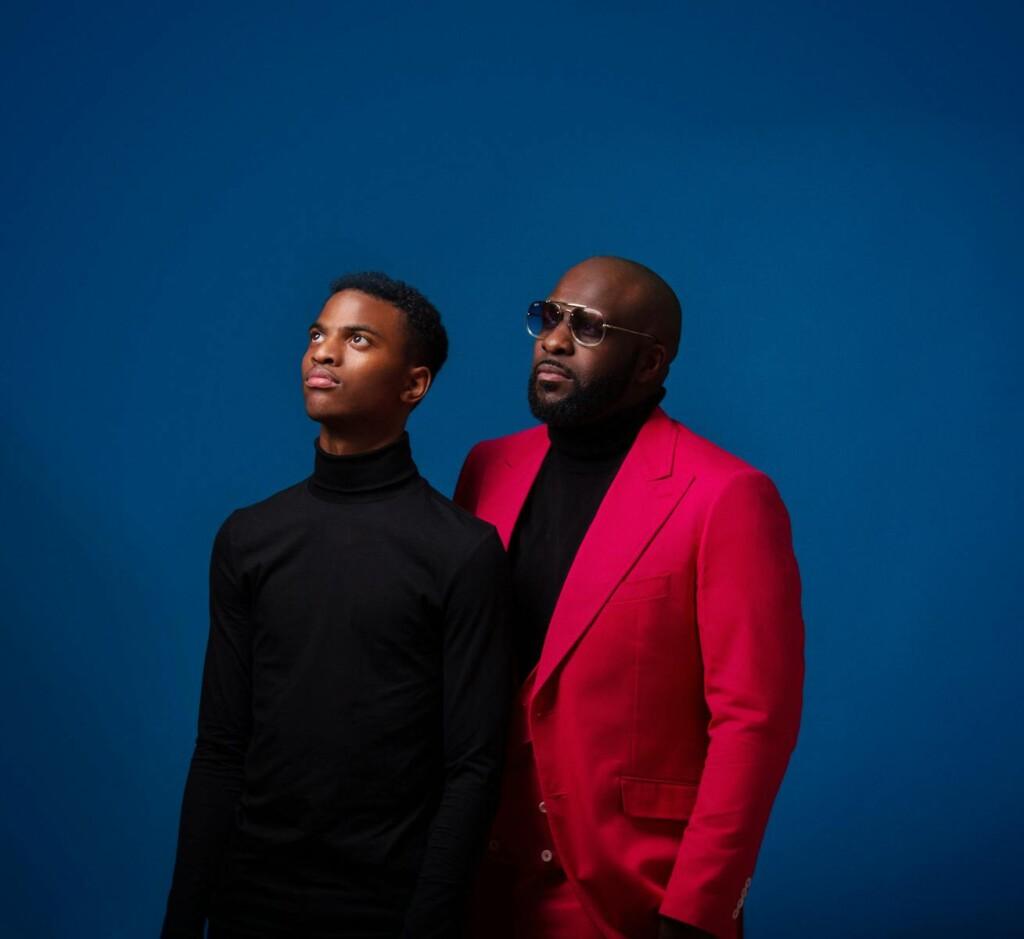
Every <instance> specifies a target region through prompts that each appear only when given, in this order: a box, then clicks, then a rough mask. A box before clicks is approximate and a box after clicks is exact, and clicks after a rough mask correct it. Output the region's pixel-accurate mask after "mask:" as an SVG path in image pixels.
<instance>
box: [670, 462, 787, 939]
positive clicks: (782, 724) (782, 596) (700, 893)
mask: <svg viewBox="0 0 1024 939" xmlns="http://www.w3.org/2000/svg"><path fill="white" fill-rule="evenodd" d="M697 626H698V630H699V635H700V646H701V654H702V657H703V665H704V694H705V698H706V701H707V705H708V710H709V713H710V720H709V724H708V735H709V742H708V750H707V757H706V760H705V763H704V769H703V772H702V774H701V778H700V784H699V788H698V792H697V801H696V804H695V806H694V810H693V813H692V815H691V817H690V821H689V824H688V825H687V828H686V831H685V833H684V835H683V839H682V842H681V844H680V849H679V854H678V856H677V858H676V863H675V866H674V868H673V872H672V876H671V878H670V880H669V884H668V887H667V890H666V894H665V898H664V901H663V903H662V906H661V913H662V914H663V915H664V916H668V917H671V918H672V919H676V920H680V921H682V922H685V923H689V924H692V925H694V926H698V927H700V928H701V929H705V930H707V931H708V932H710V933H712V934H713V935H716V936H722V935H731V934H732V933H733V931H734V929H735V923H734V922H733V921H734V920H735V919H736V918H737V917H738V916H739V912H740V909H741V908H742V906H743V901H744V899H745V898H746V894H747V890H748V889H749V887H750V877H751V875H752V874H753V870H754V863H755V861H756V858H757V852H758V849H759V848H760V845H761V839H762V837H763V835H764V830H765V826H766V825H767V822H768V815H769V812H770V811H771V807H772V802H773V801H774V799H775V794H776V792H777V791H778V787H779V784H780V783H781V781H782V776H783V774H784V772H785V770H786V765H787V763H788V761H789V756H790V753H791V752H792V750H793V747H794V746H795V744H796V738H797V731H798V728H799V724H800V709H801V702H802V689H803V672H804V658H803V620H802V616H801V612H800V575H799V571H798V569H797V563H796V558H795V557H794V554H793V546H792V536H791V532H790V525H789V516H788V514H787V512H786V508H785V506H784V505H783V503H782V499H781V498H780V497H779V494H778V491H777V490H776V488H775V486H774V485H773V484H772V482H771V480H770V479H769V478H768V477H767V476H765V475H764V474H763V473H760V472H757V471H756V470H745V471H742V472H740V473H738V474H737V475H735V476H733V477H732V478H730V479H729V480H728V481H727V483H726V484H725V486H724V487H723V488H722V490H721V491H720V492H719V494H718V496H717V498H716V499H715V500H714V502H713V504H712V505H711V507H710V509H709V510H708V514H707V516H706V519H705V524H704V531H703V534H702V537H701V543H700V547H699V554H698V560H697Z"/></svg>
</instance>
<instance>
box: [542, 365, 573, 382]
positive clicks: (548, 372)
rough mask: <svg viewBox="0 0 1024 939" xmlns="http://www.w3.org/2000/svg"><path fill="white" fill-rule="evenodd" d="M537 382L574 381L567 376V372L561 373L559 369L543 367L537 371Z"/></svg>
mask: <svg viewBox="0 0 1024 939" xmlns="http://www.w3.org/2000/svg"><path fill="white" fill-rule="evenodd" d="M537 381H552V382H560V381H572V379H571V378H570V377H569V376H568V375H566V374H565V372H559V371H558V370H557V369H553V368H546V367H545V366H543V365H542V366H541V367H540V368H539V369H537Z"/></svg>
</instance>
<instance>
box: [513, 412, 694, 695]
mask: <svg viewBox="0 0 1024 939" xmlns="http://www.w3.org/2000/svg"><path fill="white" fill-rule="evenodd" d="M677 436H678V429H677V427H676V425H675V424H674V423H673V422H672V420H671V419H670V418H669V417H668V415H666V414H665V412H664V411H663V410H662V409H661V408H657V409H655V411H654V413H653V414H652V415H651V417H650V418H649V419H648V421H647V423H645V424H644V426H643V427H642V428H641V429H640V433H639V434H638V435H637V438H636V441H635V442H634V443H633V446H632V447H631V448H630V451H629V453H628V454H626V458H625V460H623V462H622V466H621V467H620V468H619V472H618V473H617V474H616V476H615V479H614V480H612V484H611V485H610V486H609V487H608V492H607V493H606V494H605V497H604V500H603V501H602V502H601V505H600V507H599V508H598V510H597V514H596V515H595V516H594V520H593V522H592V523H591V525H590V528H589V529H588V530H587V534H586V536H585V537H584V539H583V542H582V544H581V545H580V547H579V550H578V551H577V553H576V558H575V560H574V561H573V564H572V567H571V568H570V569H569V574H568V576H567V577H566V579H565V583H564V584H563V586H562V592H561V594H560V595H559V597H558V603H557V604H556V605H555V610H554V613H553V614H552V616H551V623H550V625H549V626H548V632H547V638H546V639H545V641H544V649H543V651H542V652H541V657H540V662H539V664H538V666H537V677H536V681H535V682H534V685H533V690H534V693H536V692H537V690H538V689H539V688H541V686H542V685H543V684H544V683H545V682H546V681H547V679H548V678H550V677H551V675H552V673H553V672H554V671H555V669H556V668H557V667H558V665H559V663H561V661H562V660H563V659H564V658H565V656H566V655H567V654H568V653H569V651H570V650H571V649H572V647H573V646H574V645H575V644H576V643H577V641H578V640H579V639H580V637H581V636H582V635H583V633H585V632H586V630H587V628H588V627H589V626H590V624H591V623H592V622H593V621H594V619H595V618H596V617H597V614H598V613H599V612H600V611H601V608H602V607H603V606H604V604H605V601H606V600H607V599H608V597H609V596H610V595H611V593H612V591H613V590H614V589H615V588H616V587H617V586H618V585H619V582H620V581H621V580H622V579H623V578H624V577H625V576H626V574H628V573H629V571H630V569H631V568H632V567H633V565H634V564H635V563H636V561H637V559H638V558H639V557H640V555H641V554H642V553H643V551H644V549H645V548H646V547H647V545H648V544H649V543H650V541H651V539H652V538H653V537H654V536H655V535H656V534H657V532H658V530H659V529H660V528H661V526H662V525H663V524H664V522H665V520H666V519H667V518H668V516H669V514H670V513H671V512H672V510H673V509H674V508H675V507H676V505H677V503H678V502H679V501H680V499H682V497H683V496H684V495H685V493H686V490H687V489H688V488H689V486H690V483H691V482H692V481H693V474H692V473H687V472H685V470H684V469H683V468H682V467H679V466H675V465H674V463H675V450H676V439H677ZM541 458H543V454H541ZM539 465H540V460H538V461H537V466H539ZM533 474H534V475H536V467H534V470H533ZM532 480H533V475H531V476H530V482H532ZM526 489H527V491H528V490H529V484H527V487H526ZM525 496H526V493H525V492H524V493H523V499H525ZM521 507H522V499H520V500H519V502H518V503H517V507H516V514H518V511H519V508H521ZM512 522H513V524H514V522H515V516H513V518H512ZM502 537H503V538H504V534H503V535H502ZM506 543H507V542H506Z"/></svg>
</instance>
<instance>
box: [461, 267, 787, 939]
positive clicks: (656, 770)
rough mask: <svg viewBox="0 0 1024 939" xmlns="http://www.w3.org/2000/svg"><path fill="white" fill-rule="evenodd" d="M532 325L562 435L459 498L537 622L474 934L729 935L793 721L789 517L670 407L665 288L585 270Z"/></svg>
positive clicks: (671, 298) (537, 365)
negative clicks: (503, 550) (490, 537)
mask: <svg viewBox="0 0 1024 939" xmlns="http://www.w3.org/2000/svg"><path fill="white" fill-rule="evenodd" d="M527 325H528V328H529V330H530V332H531V333H532V334H533V335H534V336H535V337H536V341H535V343H534V350H533V370H532V372H531V374H530V382H529V400H530V406H531V409H532V411H533V413H534V415H535V416H536V417H537V418H538V419H539V420H541V421H543V422H544V424H546V425H547V427H546V428H545V427H536V428H533V429H531V430H527V431H524V432H522V433H518V434H514V435H512V436H510V437H503V438H501V439H498V440H492V441H487V442H484V443H481V444H479V445H477V446H476V447H475V448H474V449H473V450H472V452H471V453H470V455H469V457H468V459H467V460H466V465H465V467H464V468H463V472H462V476H461V478H460V482H459V486H458V490H457V493H456V500H457V501H458V502H459V503H460V504H462V505H464V506H466V507H467V508H470V509H472V510H473V511H474V512H476V513H477V514H478V515H479V516H480V517H481V518H483V519H486V520H487V521H490V522H492V523H494V524H495V525H496V526H497V528H498V531H499V533H500V535H501V537H502V539H503V541H504V542H505V543H506V544H507V545H508V547H509V552H510V555H511V561H512V567H513V583H514V587H515V597H516V601H517V603H518V605H519V613H520V623H519V624H518V625H517V628H518V629H519V632H518V633H517V636H518V639H517V648H516V652H517V659H518V666H519V676H520V679H521V682H522V684H521V688H520V692H519V697H518V701H517V704H516V706H515V707H514V718H513V722H512V728H511V732H510V738H509V750H508V769H507V771H506V778H505V783H504V785H503V789H502V798H501V804H500V807H499V809H498V816H497V819H496V821H495V825H494V828H493V830H492V835H491V841H490V843H489V850H488V851H487V853H486V857H485V862H484V866H483V872H482V875H481V879H480V884H479V889H478V896H477V902H476V904H475V907H476V911H475V924H476V925H475V932H474V934H475V935H478V936H481V937H485V936H486V937H499V936H512V937H517V939H519V937H522V939H526V937H530V939H569V937H572V939H582V937H594V939H598V937H606V939H607V937H620V939H655V937H658V939H671V937H684V936H690V937H698V936H708V935H711V936H717V937H721V939H734V937H736V936H738V935H739V933H740V930H741V926H742V919H741V909H742V907H743V904H744V900H745V898H746V896H747V891H748V890H749V888H750V883H751V879H750V878H751V875H752V873H753V870H754V862H755V858H756V856H757V852H758V848H759V846H760V842H761V837H762V834H763V832H764V828H765V825H766V823H767V821H768V813H769V811H770V809H771V805H772V801H773V799H774V797H775V793H776V790H777V789H778V786H779V783H780V781H781V779H782V775H783V772H784V771H785V768H786V764H787V761H788V759H789V755H790V752H791V750H792V749H793V746H794V744H795V741H796V736H797V728H798V724H799V718H800V707H801V687H802V680H803V624H802V620H801V613H800V580H799V574H798V571H797V565H796V560H795V558H794V556H793V550H792V544H791V537H790V528H789V519H788V517H787V514H786V510H785V507H784V506H783V504H782V501H781V499H780V498H779V495H778V492H777V491H776V489H775V487H774V486H773V485H772V483H771V481H770V480H769V479H768V478H767V477H766V476H765V475H764V474H762V473H760V472H758V471H757V470H755V469H753V468H751V467H750V466H748V465H747V464H745V463H743V462H742V461H741V460H739V459H737V458H736V457H734V456H731V455H729V454H728V453H725V452H724V451H722V450H720V449H718V448H717V447H716V446H714V445H713V444H711V443H709V442H708V441H706V440H704V439H702V438H700V437H698V436H697V435H696V434H694V433H693V432H691V431H690V430H688V429H687V428H686V427H684V426H683V425H681V424H679V423H677V422H676V421H673V420H672V419H671V418H669V417H668V416H667V415H666V414H665V413H664V411H662V410H661V408H660V407H658V403H659V402H660V401H661V398H662V396H663V395H664V391H663V389H662V383H663V382H664V380H665V377H666V375H667V374H668V369H669V363H670V362H671V361H672V359H673V357H674V356H675V353H676V350H677V348H678V344H679V335H680V326H681V316H680V309H679V301H678V300H677V299H676V296H675V294H674V293H673V292H672V290H671V288H670V287H669V286H668V284H666V283H665V282H664V281H663V280H662V279H661V278H660V277H658V275H657V274H655V273H654V272H653V271H650V270H648V269H647V268H645V267H643V266H642V265H639V264H636V263H634V262H630V261H624V260H621V259H617V258H591V259H590V260H588V261H585V262H583V263H582V264H579V265H577V266H576V267H574V268H572V269H571V270H569V271H568V272H567V273H566V274H565V275H564V276H563V277H562V279H561V280H560V281H559V282H558V285H557V286H556V287H555V290H554V292H553V293H552V295H551V297H550V298H549V299H547V300H543V301H536V302H534V303H532V304H531V305H530V307H529V312H528V314H527Z"/></svg>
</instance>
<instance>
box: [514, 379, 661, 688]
mask: <svg viewBox="0 0 1024 939" xmlns="http://www.w3.org/2000/svg"><path fill="white" fill-rule="evenodd" d="M664 396H665V390H664V389H663V388H662V389H660V390H659V391H658V393H657V394H655V395H653V396H652V397H650V398H648V399H646V400H645V401H642V402H641V403H640V404H638V405H635V406H634V407H632V408H630V409H628V410H625V411H620V412H618V413H617V414H614V415H611V416H610V417H607V418H605V419H604V420H601V421H598V422H596V423H593V424H585V425H582V426H579V427H551V426H549V427H548V439H549V440H550V441H551V447H550V448H549V450H548V452H547V455H546V456H545V457H544V462H543V463H542V464H541V466H540V470H539V471H538V473H537V478H536V479H535V480H534V482H533V486H532V487H531V489H530V494H529V495H528V496H527V498H526V502H525V504H524V505H523V508H522V511H521V512H520V513H519V519H518V521H517V522H516V527H515V530H514V531H513V533H512V540H511V542H510V543H509V556H510V558H511V560H512V580H513V584H514V588H515V593H514V596H515V601H516V612H517V616H516V620H517V622H516V633H515V637H516V638H515V647H516V648H515V652H516V665H517V669H518V673H519V678H520V679H523V678H525V677H526V676H527V675H528V674H529V673H530V671H531V670H532V669H533V667H534V666H535V665H536V664H537V661H538V660H539V659H540V653H541V649H542V648H543V646H544V637H545V635H546V634H547V630H548V623H549V622H550V621H551V614H552V613H553V612H554V610H555V604H556V603H557V602H558V595H559V594H560V593H561V592H562V584H563V583H565V578H566V575H567V574H568V573H569V568H570V567H572V562H573V559H574V558H575V557H576V552H577V551H578V550H579V547H580V544H581V543H582V541H583V537H584V535H586V533H587V529H588V528H589V527H590V523H591V522H592V521H593V520H594V516H595V515H596V514H597V510H598V507H599V506H600V505H601V500H602V499H604V495H605V493H606V492H607V491H608V487H609V486H610V485H611V482H612V480H613V479H614V478H615V474H616V473H617V472H618V470H619V467H620V466H621V465H622V461H623V459H625V456H626V454H627V453H628V452H629V448H630V447H632V445H633V441H634V440H635V439H636V435H637V434H638V433H639V432H640V428H641V427H642V426H643V425H644V423H645V422H646V420H647V418H648V417H650V415H651V413H652V412H653V411H654V409H655V407H657V405H658V403H659V402H660V401H661V399H662V398H663V397H664Z"/></svg>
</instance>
